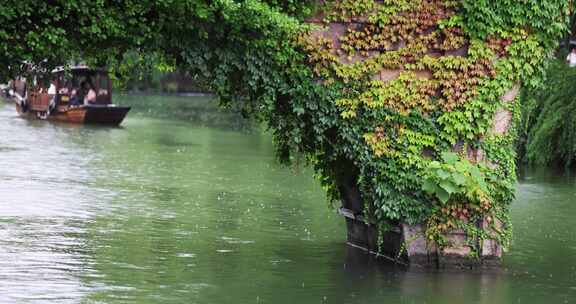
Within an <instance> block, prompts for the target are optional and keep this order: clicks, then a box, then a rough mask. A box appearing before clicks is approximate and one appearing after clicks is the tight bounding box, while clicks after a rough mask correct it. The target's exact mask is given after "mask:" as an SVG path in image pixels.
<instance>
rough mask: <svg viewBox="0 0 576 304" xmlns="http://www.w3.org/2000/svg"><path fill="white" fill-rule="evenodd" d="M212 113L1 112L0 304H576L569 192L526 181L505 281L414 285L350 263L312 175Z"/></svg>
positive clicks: (572, 193)
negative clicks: (92, 118)
mask: <svg viewBox="0 0 576 304" xmlns="http://www.w3.org/2000/svg"><path fill="white" fill-rule="evenodd" d="M207 100H208V98H206V97H186V98H175V97H170V98H168V97H124V98H123V99H121V101H122V102H123V103H125V104H131V105H133V106H135V108H134V110H133V112H131V113H130V115H129V116H128V118H127V119H126V120H125V122H124V123H123V125H122V127H121V128H106V127H90V126H75V125H66V124H52V123H47V122H43V121H27V120H23V119H21V118H19V117H17V115H16V112H15V110H14V108H13V107H12V106H11V105H8V104H0V303H274V304H276V303H301V304H304V303H572V302H576V220H575V219H574V218H575V217H576V190H575V188H574V186H575V182H576V180H575V179H574V178H572V177H566V176H562V175H558V174H553V173H550V172H546V171H528V172H527V173H525V174H524V176H523V177H522V178H521V179H520V182H519V186H518V193H517V200H516V202H515V203H514V205H513V208H512V221H513V224H514V233H515V234H514V245H513V247H512V249H511V251H510V252H509V253H507V254H506V256H505V259H504V267H503V270H502V271H501V272H500V273H484V274H481V273H468V274H457V273H418V272H408V271H405V270H404V269H402V268H398V267H395V266H394V265H390V264H386V263H384V262H378V261H375V260H374V259H371V258H370V257H367V256H365V255H364V254H363V253H362V252H358V251H356V250H354V249H351V248H349V247H347V246H346V245H345V228H344V221H343V219H342V218H340V217H339V216H337V215H336V214H335V212H334V211H333V209H330V208H329V207H328V203H327V202H326V199H325V196H324V193H323V191H322V189H321V188H320V187H319V185H318V183H317V182H316V181H315V180H314V178H313V177H312V172H311V170H309V169H306V168H301V169H298V170H292V169H287V168H283V167H280V166H278V165H277V164H276V163H275V159H274V156H273V147H272V144H271V138H270V136H269V135H267V134H266V133H264V132H261V131H260V130H259V128H254V127H253V126H252V124H249V123H245V122H242V121H241V120H240V119H239V118H238V117H237V116H236V115H232V114H230V113H227V112H223V111H217V110H214V108H212V107H210V106H206V104H207ZM160 105H162V107H160ZM251 126H252V128H251ZM250 129H251V130H252V131H247V130H250ZM238 130H242V131H238Z"/></svg>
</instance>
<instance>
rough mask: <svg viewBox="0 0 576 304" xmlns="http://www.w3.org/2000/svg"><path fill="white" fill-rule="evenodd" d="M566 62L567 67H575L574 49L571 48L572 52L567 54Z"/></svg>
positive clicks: (575, 54) (575, 51) (575, 53)
mask: <svg viewBox="0 0 576 304" xmlns="http://www.w3.org/2000/svg"><path fill="white" fill-rule="evenodd" d="M566 62H568V65H570V67H571V68H573V67H576V48H573V49H572V52H570V54H568V57H566Z"/></svg>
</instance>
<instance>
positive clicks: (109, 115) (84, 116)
mask: <svg viewBox="0 0 576 304" xmlns="http://www.w3.org/2000/svg"><path fill="white" fill-rule="evenodd" d="M16 108H17V110H18V112H19V113H20V114H21V115H22V116H24V117H27V118H38V119H47V120H51V121H58V122H67V123H77V124H100V125H111V126H117V125H119V124H121V123H122V121H123V120H124V118H125V117H126V115H127V114H128V112H129V111H130V107H122V106H110V105H85V106H79V107H71V108H67V109H63V110H61V111H57V112H55V113H51V114H50V115H48V116H47V117H45V118H42V115H38V114H39V113H35V112H33V111H26V112H24V111H22V108H21V107H20V106H19V105H16Z"/></svg>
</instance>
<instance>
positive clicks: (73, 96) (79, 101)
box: [70, 89, 82, 106]
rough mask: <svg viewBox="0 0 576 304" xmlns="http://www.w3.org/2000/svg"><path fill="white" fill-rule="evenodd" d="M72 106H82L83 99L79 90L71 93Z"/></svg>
mask: <svg viewBox="0 0 576 304" xmlns="http://www.w3.org/2000/svg"><path fill="white" fill-rule="evenodd" d="M70 105H71V106H79V105H82V99H80V96H78V90H76V89H72V91H71V92H70Z"/></svg>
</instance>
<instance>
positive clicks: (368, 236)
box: [339, 208, 502, 270]
mask: <svg viewBox="0 0 576 304" xmlns="http://www.w3.org/2000/svg"><path fill="white" fill-rule="evenodd" d="M339 213H340V214H341V215H343V216H344V217H345V219H346V228H347V232H348V236H347V243H348V245H350V246H353V247H356V248H359V249H362V250H365V251H367V252H369V253H371V254H374V255H376V256H378V257H381V258H383V259H387V260H390V261H393V262H395V263H398V264H401V265H404V266H408V267H410V268H425V269H447V270H450V269H462V270H466V269H469V270H472V269H493V268H497V267H499V266H500V262H501V258H502V248H501V247H500V246H499V245H498V244H497V243H495V242H494V241H491V240H484V241H481V240H478V241H477V242H482V244H480V246H479V248H480V258H476V257H471V256H470V254H471V248H470V247H469V246H468V245H467V244H466V235H465V233H464V232H463V231H454V232H451V233H449V234H447V235H446V238H447V239H448V240H449V241H450V243H451V244H452V245H450V246H449V247H445V248H443V249H442V250H440V249H439V248H437V247H436V246H435V245H433V244H430V242H428V241H427V239H426V236H425V233H424V229H423V227H422V226H420V225H408V224H400V225H397V226H395V227H393V228H392V229H391V230H390V231H388V232H386V233H384V235H383V236H382V240H381V242H380V244H381V245H380V246H378V243H379V242H378V231H377V228H376V227H375V226H374V225H370V224H366V223H365V222H364V219H363V218H362V216H361V215H355V214H353V213H352V212H351V211H350V210H348V209H344V208H340V209H339Z"/></svg>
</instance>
